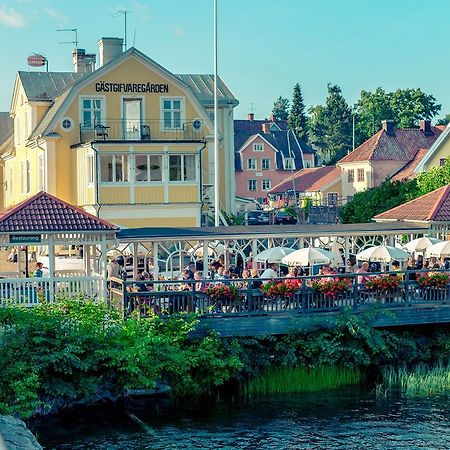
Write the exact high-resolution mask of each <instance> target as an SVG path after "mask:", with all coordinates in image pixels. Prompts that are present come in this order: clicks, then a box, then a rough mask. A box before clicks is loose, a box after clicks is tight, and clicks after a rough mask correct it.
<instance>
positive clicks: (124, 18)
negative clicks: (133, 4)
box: [113, 9, 130, 51]
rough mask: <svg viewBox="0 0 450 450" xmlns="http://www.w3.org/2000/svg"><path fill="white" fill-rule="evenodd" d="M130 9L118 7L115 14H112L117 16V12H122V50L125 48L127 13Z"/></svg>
mask: <svg viewBox="0 0 450 450" xmlns="http://www.w3.org/2000/svg"><path fill="white" fill-rule="evenodd" d="M129 12H130V11H128V10H127V9H119V10H118V11H117V12H116V13H115V14H113V16H114V17H118V16H119V14H123V25H124V32H123V35H124V36H123V45H124V51H125V50H126V49H127V14H128V13H129Z"/></svg>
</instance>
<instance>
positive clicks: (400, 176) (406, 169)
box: [390, 148, 428, 181]
mask: <svg viewBox="0 0 450 450" xmlns="http://www.w3.org/2000/svg"><path fill="white" fill-rule="evenodd" d="M427 151H428V149H427V148H421V149H420V150H419V151H418V152H417V153H416V155H415V156H414V158H413V159H412V160H411V161H409V162H407V163H406V164H405V165H404V166H403V167H402V168H401V169H399V170H398V171H397V172H395V173H394V175H392V177H391V178H390V180H391V181H404V180H412V179H413V178H415V177H416V176H417V173H415V169H416V167H417V165H418V164H420V162H421V161H422V158H423V157H424V156H425V155H426V153H427Z"/></svg>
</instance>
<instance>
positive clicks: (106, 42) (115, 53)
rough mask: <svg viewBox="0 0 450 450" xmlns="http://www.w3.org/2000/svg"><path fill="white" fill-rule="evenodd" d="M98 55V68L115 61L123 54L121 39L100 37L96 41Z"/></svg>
mask: <svg viewBox="0 0 450 450" xmlns="http://www.w3.org/2000/svg"><path fill="white" fill-rule="evenodd" d="M98 53H99V55H100V67H101V66H104V65H105V64H108V63H109V62H110V61H112V60H113V59H117V58H118V57H119V56H120V55H121V54H122V53H123V39H122V38H112V37H102V38H101V39H100V40H99V41H98Z"/></svg>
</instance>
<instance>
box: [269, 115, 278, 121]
mask: <svg viewBox="0 0 450 450" xmlns="http://www.w3.org/2000/svg"><path fill="white" fill-rule="evenodd" d="M270 121H271V122H276V121H277V116H276V115H275V114H274V113H272V114H271V115H270Z"/></svg>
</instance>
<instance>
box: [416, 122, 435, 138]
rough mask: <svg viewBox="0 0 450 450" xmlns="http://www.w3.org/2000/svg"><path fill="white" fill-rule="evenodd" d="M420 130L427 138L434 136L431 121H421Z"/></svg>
mask: <svg viewBox="0 0 450 450" xmlns="http://www.w3.org/2000/svg"><path fill="white" fill-rule="evenodd" d="M419 129H420V131H422V132H423V134H424V135H425V136H430V135H432V134H433V131H432V130H431V120H421V121H420V122H419Z"/></svg>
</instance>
